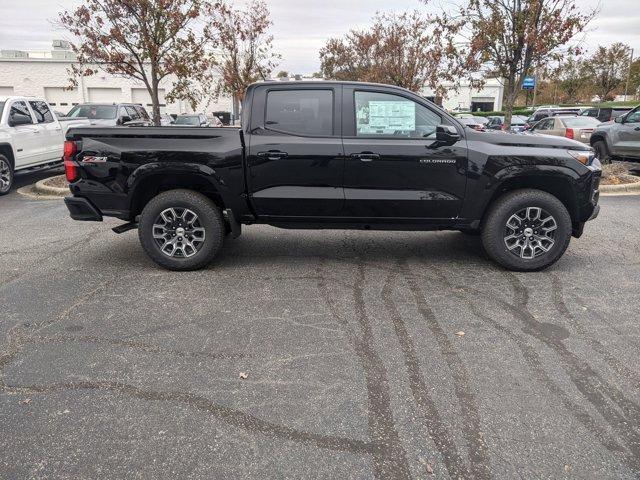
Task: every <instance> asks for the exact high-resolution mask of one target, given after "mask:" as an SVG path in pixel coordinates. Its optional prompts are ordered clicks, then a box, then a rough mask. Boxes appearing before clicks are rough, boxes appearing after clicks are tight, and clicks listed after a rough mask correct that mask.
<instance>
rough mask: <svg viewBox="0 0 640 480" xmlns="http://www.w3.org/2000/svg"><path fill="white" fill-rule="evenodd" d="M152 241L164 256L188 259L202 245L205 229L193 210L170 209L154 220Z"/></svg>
mask: <svg viewBox="0 0 640 480" xmlns="http://www.w3.org/2000/svg"><path fill="white" fill-rule="evenodd" d="M153 239H154V240H155V242H156V245H157V246H158V248H159V249H160V251H161V252H162V253H163V254H165V255H166V256H168V257H174V258H189V257H192V256H194V255H195V254H196V253H198V252H199V251H200V249H201V248H202V246H203V245H204V240H205V229H204V227H203V226H202V224H201V222H200V218H199V217H198V215H197V214H196V213H195V212H194V211H193V210H189V209H188V208H178V207H172V208H167V209H165V210H163V211H162V212H160V215H158V217H157V218H156V220H155V222H154V224H153Z"/></svg>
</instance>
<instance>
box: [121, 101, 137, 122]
mask: <svg viewBox="0 0 640 480" xmlns="http://www.w3.org/2000/svg"><path fill="white" fill-rule="evenodd" d="M124 108H125V109H126V110H127V115H129V116H130V117H131V120H140V114H139V113H138V111H137V110H136V109H135V108H134V107H133V106H131V105H126V106H125V107H124Z"/></svg>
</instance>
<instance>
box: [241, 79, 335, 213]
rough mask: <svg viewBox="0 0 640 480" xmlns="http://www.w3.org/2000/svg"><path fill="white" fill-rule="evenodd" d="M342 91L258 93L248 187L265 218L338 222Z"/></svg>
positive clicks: (274, 89)
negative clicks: (320, 219)
mask: <svg viewBox="0 0 640 480" xmlns="http://www.w3.org/2000/svg"><path fill="white" fill-rule="evenodd" d="M341 89H342V87H341V86H340V85H334V84H326V85H318V84H313V85H309V86H303V85H295V86H286V85H281V86H277V85H273V86H264V87H259V88H257V89H256V91H255V92H254V95H253V103H252V107H251V135H250V137H249V145H248V157H247V164H248V179H247V180H248V185H249V192H250V195H251V201H252V203H253V206H254V208H255V211H256V213H257V214H258V215H259V216H263V217H276V218H282V217H298V218H306V217H334V216H337V215H339V214H340V212H341V210H342V207H343V204H344V193H343V189H342V176H343V171H344V152H343V148H342V140H341V138H340V97H341Z"/></svg>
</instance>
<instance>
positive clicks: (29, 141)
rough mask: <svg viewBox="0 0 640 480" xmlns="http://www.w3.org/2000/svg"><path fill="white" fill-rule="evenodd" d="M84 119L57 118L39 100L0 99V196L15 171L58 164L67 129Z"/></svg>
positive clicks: (9, 184)
mask: <svg viewBox="0 0 640 480" xmlns="http://www.w3.org/2000/svg"><path fill="white" fill-rule="evenodd" d="M88 123H89V122H88V120H87V119H82V118H81V119H69V118H63V119H58V118H57V117H56V115H55V113H53V111H52V110H51V108H50V107H49V104H48V103H47V102H46V101H44V100H43V99H41V98H35V97H17V96H10V97H0V195H6V194H7V193H9V191H10V190H11V187H12V185H13V178H14V173H15V172H16V171H18V170H23V169H29V168H35V167H44V166H49V165H50V166H55V165H60V164H61V163H62V153H63V145H64V140H65V134H66V131H67V129H68V128H69V127H71V126H78V125H88Z"/></svg>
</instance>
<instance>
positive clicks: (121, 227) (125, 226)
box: [111, 222, 138, 235]
mask: <svg viewBox="0 0 640 480" xmlns="http://www.w3.org/2000/svg"><path fill="white" fill-rule="evenodd" d="M134 228H138V223H137V222H129V223H123V224H122V225H118V226H117V227H113V228H112V229H111V230H113V231H114V232H115V233H117V234H118V235H120V234H121V233H124V232H128V231H129V230H133V229H134Z"/></svg>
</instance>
